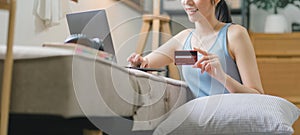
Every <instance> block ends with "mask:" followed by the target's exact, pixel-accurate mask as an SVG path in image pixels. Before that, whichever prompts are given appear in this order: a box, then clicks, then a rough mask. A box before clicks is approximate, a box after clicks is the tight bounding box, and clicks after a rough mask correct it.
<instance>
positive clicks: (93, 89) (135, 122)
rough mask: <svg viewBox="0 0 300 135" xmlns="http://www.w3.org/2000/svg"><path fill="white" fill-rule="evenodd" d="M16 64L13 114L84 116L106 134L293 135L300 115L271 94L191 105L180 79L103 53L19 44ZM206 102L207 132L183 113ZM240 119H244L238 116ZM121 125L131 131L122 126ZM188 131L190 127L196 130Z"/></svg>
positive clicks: (220, 98) (192, 101)
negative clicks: (122, 63) (125, 63)
mask: <svg viewBox="0 0 300 135" xmlns="http://www.w3.org/2000/svg"><path fill="white" fill-rule="evenodd" d="M0 50H1V53H0V54H1V55H0V58H2V60H1V63H0V65H1V66H0V68H2V67H3V66H2V65H3V57H4V52H5V49H4V47H1V48H0ZM14 58H15V61H14V69H13V81H12V92H11V104H10V114H11V115H18V114H22V115H25V117H26V116H27V115H50V116H59V117H61V118H64V119H65V120H68V121H72V120H74V118H86V119H87V120H88V121H89V122H90V123H92V124H93V125H94V126H96V128H99V129H101V130H102V131H104V132H106V133H109V134H152V133H154V134H182V133H191V131H195V132H192V133H199V132H200V133H201V132H203V133H211V134H213V133H215V134H220V131H221V132H222V131H224V130H220V128H222V127H223V128H224V127H225V128H226V129H227V130H228V131H227V133H228V134H229V131H234V132H232V134H240V133H245V132H244V131H246V130H247V133H248V134H262V133H264V134H292V133H293V132H294V131H293V129H292V127H291V126H292V125H293V123H294V121H295V120H296V119H298V116H299V114H300V111H299V109H298V108H297V107H296V106H295V105H293V104H292V103H290V102H289V101H286V100H284V99H282V98H279V97H273V96H269V95H253V94H241V95H239V94H229V95H216V96H211V97H207V98H201V99H193V96H192V94H191V92H190V91H189V88H188V87H187V85H186V84H185V83H184V82H183V81H178V80H173V79H170V78H166V77H163V76H159V75H156V74H150V73H146V72H142V71H138V70H135V69H127V68H124V67H122V66H119V65H117V64H114V63H112V62H111V61H110V60H109V59H107V58H106V57H103V56H102V55H99V52H98V51H95V50H91V49H89V48H86V47H83V46H80V45H73V46H72V47H70V46H61V47H57V46H56V47H53V46H52V47H51V46H47V47H42V46H31V47H29V46H15V47H14ZM1 71H2V69H1ZM0 75H2V73H1V74H0ZM231 99H235V100H231ZM256 99H259V100H256ZM208 101H212V102H208ZM216 101H218V102H216ZM232 101H243V102H241V103H243V104H240V105H239V107H235V106H237V104H236V102H232ZM254 101H255V103H254ZM207 103H211V104H212V105H215V106H217V108H216V109H215V110H214V111H213V113H209V114H211V115H209V116H210V117H207V118H210V119H209V120H208V121H209V122H208V123H206V122H201V123H202V124H203V123H206V124H205V126H195V125H197V122H195V121H190V120H193V119H194V118H193V117H194V116H196V117H197V115H190V114H201V113H197V112H198V111H199V108H201V107H197V108H198V111H197V109H195V110H193V111H186V110H189V109H190V107H189V106H191V105H198V106H202V104H205V105H207ZM221 103H222V104H221ZM265 103H266V104H265ZM227 106H229V107H230V109H229V110H228V107H227ZM270 106H271V107H270ZM202 107H203V106H202ZM272 107H273V108H272ZM242 108H243V109H242ZM257 108H260V110H261V108H264V109H262V110H265V111H266V112H264V113H259V114H255V113H251V114H249V113H250V112H253V111H249V110H256V109H257ZM224 109H225V111H224ZM226 109H227V110H226ZM202 110H207V108H202ZM208 110H209V109H208ZM220 110H221V111H220ZM183 112H184V113H183ZM186 112H189V113H188V114H185V113H186ZM216 112H219V113H216ZM220 112H221V113H220ZM222 112H226V113H222ZM242 112H243V113H242ZM255 112H256V111H255ZM237 113H240V114H241V113H242V114H243V115H238V116H240V117H233V116H236V114H237ZM270 114H272V115H270ZM260 115H261V117H258V116H260ZM183 116H186V117H184V118H186V119H184V120H183V121H181V123H179V124H178V125H177V126H176V127H174V125H173V124H174V119H175V120H176V118H181V117H183ZM224 118H225V119H226V120H227V123H224ZM227 118H232V119H227ZM248 118H252V119H248ZM274 118H276V119H274ZM220 120H221V121H220ZM262 120H263V121H262ZM266 121H267V124H266V123H265V122H266ZM176 122H178V121H175V123H176ZM242 122H246V123H242ZM249 122H250V123H249ZM68 123H71V122H68ZM195 123H196V124H195ZM232 123H233V124H232ZM269 123H274V124H269ZM220 124H221V125H222V126H221V125H220ZM240 124H242V125H244V126H245V127H243V129H245V130H232V129H242V128H239V127H237V125H240ZM116 125H117V126H116ZM124 125H125V127H126V129H122V128H121V127H122V126H123V127H124ZM187 125H193V126H192V127H193V130H190V128H187V127H189V126H187ZM270 125H271V126H270ZM113 126H115V127H113ZM248 126H251V128H249V127H248ZM83 127H84V126H83ZM165 127H168V128H165ZM229 127H230V128H229ZM255 127H263V128H255ZM274 127H275V128H274ZM276 127H277V128H276ZM278 127H280V128H278ZM46 128H47V127H46ZM252 128H253V130H252ZM254 129H255V130H254ZM256 129H259V130H260V131H261V130H263V131H261V132H257V130H256ZM265 129H268V130H265ZM279 129H280V130H279ZM11 130H14V129H11ZM11 130H10V131H11ZM187 130H189V132H187ZM204 131H205V132H204Z"/></svg>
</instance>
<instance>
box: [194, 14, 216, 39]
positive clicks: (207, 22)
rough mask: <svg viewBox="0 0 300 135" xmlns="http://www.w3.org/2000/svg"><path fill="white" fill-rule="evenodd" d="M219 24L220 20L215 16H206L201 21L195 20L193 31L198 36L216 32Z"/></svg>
mask: <svg viewBox="0 0 300 135" xmlns="http://www.w3.org/2000/svg"><path fill="white" fill-rule="evenodd" d="M220 24H221V22H220V21H218V20H217V19H216V18H211V19H209V18H206V19H203V20H201V21H198V22H195V29H196V30H195V31H196V33H197V35H198V36H200V37H203V36H205V35H210V34H215V33H217V32H218V30H219V26H220Z"/></svg>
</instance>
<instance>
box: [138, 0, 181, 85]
mask: <svg viewBox="0 0 300 135" xmlns="http://www.w3.org/2000/svg"><path fill="white" fill-rule="evenodd" d="M160 4H161V3H160V0H153V14H146V15H143V25H142V29H141V35H140V38H139V41H138V44H137V48H136V53H138V54H142V53H143V50H144V49H145V45H146V41H147V38H148V35H149V31H150V27H151V26H152V31H153V35H152V39H153V41H152V50H155V49H157V48H158V47H159V41H160V40H159V37H160V33H163V34H162V42H163V43H165V42H166V41H167V40H169V39H170V38H171V36H172V34H171V29H170V24H169V22H170V17H169V16H167V15H160ZM168 70H169V77H171V78H173V79H177V80H179V79H180V76H179V73H178V70H177V67H176V66H175V65H174V64H170V65H169V66H168Z"/></svg>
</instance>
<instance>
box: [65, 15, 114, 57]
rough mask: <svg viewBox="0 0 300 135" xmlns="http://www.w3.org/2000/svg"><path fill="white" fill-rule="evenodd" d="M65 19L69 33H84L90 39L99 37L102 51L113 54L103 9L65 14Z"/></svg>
mask: <svg viewBox="0 0 300 135" xmlns="http://www.w3.org/2000/svg"><path fill="white" fill-rule="evenodd" d="M67 21H68V26H69V30H70V34H84V35H85V36H87V37H88V38H91V39H92V38H99V39H100V40H102V41H103V44H104V47H103V49H104V51H105V52H108V53H110V54H113V55H114V56H115V50H114V46H113V41H112V38H111V34H110V28H109V24H108V21H107V16H106V12H105V10H104V9H102V10H92V11H84V12H78V13H70V14H67Z"/></svg>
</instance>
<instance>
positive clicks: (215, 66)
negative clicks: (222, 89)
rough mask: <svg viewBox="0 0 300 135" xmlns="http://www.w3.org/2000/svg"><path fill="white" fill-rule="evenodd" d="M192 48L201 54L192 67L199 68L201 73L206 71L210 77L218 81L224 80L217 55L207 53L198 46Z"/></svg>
mask: <svg viewBox="0 0 300 135" xmlns="http://www.w3.org/2000/svg"><path fill="white" fill-rule="evenodd" d="M194 50H195V51H197V52H199V53H200V54H202V55H203V57H202V58H201V59H200V60H198V61H197V62H196V63H195V64H194V65H193V68H200V69H201V73H203V72H207V73H208V74H209V75H210V76H211V77H213V78H215V79H216V80H218V81H221V82H223V81H225V80H224V79H225V77H226V74H225V72H224V70H223V69H222V66H221V63H220V60H219V56H218V55H215V54H211V53H208V52H206V51H204V50H202V49H200V48H196V47H194Z"/></svg>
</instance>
